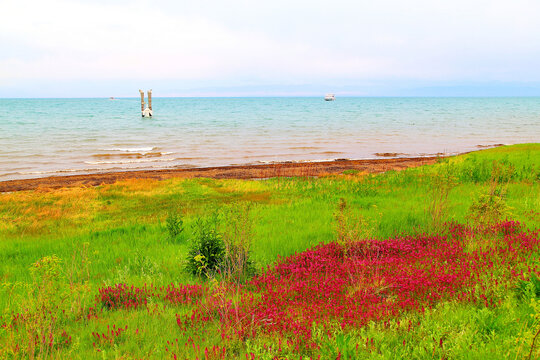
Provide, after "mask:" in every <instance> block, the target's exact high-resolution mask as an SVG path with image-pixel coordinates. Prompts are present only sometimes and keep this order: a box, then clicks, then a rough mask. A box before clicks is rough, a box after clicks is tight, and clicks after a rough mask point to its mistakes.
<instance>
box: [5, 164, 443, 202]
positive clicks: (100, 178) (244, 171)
mask: <svg viewBox="0 0 540 360" xmlns="http://www.w3.org/2000/svg"><path fill="white" fill-rule="evenodd" d="M445 157H446V156H431V157H401V158H388V159H366V160H346V159H339V160H332V161H320V162H302V163H294V162H283V163H273V164H262V165H234V166H214V167H201V168H189V169H160V170H131V171H116V172H102V173H93V174H84V175H63V176H48V177H42V178H33V179H19V180H5V181H0V193H4V192H14V191H25V190H36V189H43V190H44V189H59V188H64V187H76V186H99V185H102V184H112V183H115V182H117V181H120V180H130V179H155V180H165V179H171V178H200V177H207V178H213V179H246V180H248V179H267V178H272V177H292V176H303V177H316V176H321V175H327V174H339V173H342V172H343V171H345V170H358V171H360V172H367V173H381V172H386V171H389V170H404V169H407V168H410V167H417V166H422V165H428V164H433V163H435V162H436V161H437V160H438V159H441V158H445Z"/></svg>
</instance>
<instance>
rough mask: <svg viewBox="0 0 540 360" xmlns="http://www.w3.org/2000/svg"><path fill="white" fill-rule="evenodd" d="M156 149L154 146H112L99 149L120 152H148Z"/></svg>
mask: <svg viewBox="0 0 540 360" xmlns="http://www.w3.org/2000/svg"><path fill="white" fill-rule="evenodd" d="M155 149H157V147H155V146H145V147H137V148H135V147H134V148H112V149H101V150H103V151H121V152H149V151H152V150H155Z"/></svg>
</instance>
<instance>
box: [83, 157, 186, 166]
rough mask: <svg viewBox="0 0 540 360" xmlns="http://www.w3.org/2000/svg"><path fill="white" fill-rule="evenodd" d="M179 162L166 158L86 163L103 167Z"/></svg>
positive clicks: (86, 162)
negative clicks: (103, 165)
mask: <svg viewBox="0 0 540 360" xmlns="http://www.w3.org/2000/svg"><path fill="white" fill-rule="evenodd" d="M175 160H178V158H166V159H152V158H151V159H132V160H102V161H85V162H84V163H85V164H88V165H102V164H138V163H148V162H171V161H175Z"/></svg>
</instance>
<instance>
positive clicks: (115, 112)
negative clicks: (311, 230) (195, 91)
mask: <svg viewBox="0 0 540 360" xmlns="http://www.w3.org/2000/svg"><path fill="white" fill-rule="evenodd" d="M153 110H154V117H153V118H142V117H141V115H140V114H141V113H140V100H139V98H121V99H114V100H110V99H0V181H2V180H10V179H21V178H32V177H43V176H50V175H69V174H84V173H96V172H103V171H118V170H126V169H156V168H187V167H205V166H215V165H235V164H261V163H269V162H281V161H315V160H330V159H343V158H347V159H367V158H377V157H379V156H378V155H376V154H377V153H379V154H380V153H396V154H397V155H396V156H418V155H419V156H428V155H432V154H453V153H459V152H464V151H470V150H477V149H479V145H480V146H486V145H494V144H499V143H502V144H514V143H523V142H540V98H538V97H530V98H340V97H338V98H337V99H336V101H333V102H325V101H324V100H323V99H322V98H153Z"/></svg>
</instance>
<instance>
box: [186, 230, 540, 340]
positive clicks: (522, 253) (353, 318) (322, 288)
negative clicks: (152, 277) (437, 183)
mask: <svg viewBox="0 0 540 360" xmlns="http://www.w3.org/2000/svg"><path fill="white" fill-rule="evenodd" d="M495 232H498V233H495ZM449 233H450V235H449V236H442V235H435V236H416V237H412V236H406V237H396V238H392V239H388V240H385V241H361V242H358V243H356V244H354V245H353V246H352V248H349V249H348V250H347V252H345V251H344V249H343V248H342V247H341V246H340V245H338V244H336V243H331V244H326V245H321V246H317V247H315V248H313V249H310V250H307V251H305V252H303V253H301V254H297V255H294V256H291V257H289V258H286V259H282V260H279V261H278V263H277V264H276V266H275V267H274V268H273V269H268V270H267V271H266V272H264V273H263V274H262V275H260V276H257V277H255V278H253V279H252V280H251V281H250V282H249V283H248V284H247V285H246V286H245V287H244V288H241V289H240V290H238V288H235V290H236V291H237V293H236V295H235V297H236V298H237V299H238V300H237V301H236V302H233V301H232V300H227V299H231V297H228V296H223V295H222V296H215V295H211V296H207V298H206V299H205V301H201V302H200V306H197V307H196V308H195V309H194V310H193V312H192V314H191V315H190V316H185V317H183V318H181V317H178V319H177V322H178V324H179V325H180V326H181V328H184V327H185V326H196V325H198V324H200V323H201V322H206V321H210V320H219V321H220V322H221V323H222V329H223V330H222V331H223V333H222V338H226V337H229V336H231V335H233V334H236V335H237V336H239V337H240V338H245V337H249V336H254V335H255V334H256V333H261V332H262V333H271V334H277V335H279V337H280V338H284V339H287V343H288V345H289V346H292V347H293V348H296V349H299V347H303V346H305V347H308V348H313V347H315V346H316V345H315V344H314V343H313V342H312V341H310V340H311V336H312V334H311V331H312V327H313V325H314V324H319V326H321V327H323V328H324V327H326V326H327V325H328V324H331V323H332V324H336V323H338V324H340V325H341V327H342V328H345V329H346V328H351V327H361V326H364V325H365V324H366V323H367V322H369V321H372V320H374V321H378V320H385V319H389V318H393V317H396V316H398V315H399V314H400V313H402V312H404V311H419V312H423V311H424V309H425V308H427V307H431V306H433V305H434V304H435V303H437V302H439V301H441V300H445V299H456V300H459V301H467V302H475V303H480V304H483V305H485V306H495V305H496V300H497V299H495V298H494V295H493V293H492V289H493V285H494V284H498V282H499V281H504V280H505V279H510V278H523V271H524V270H525V271H527V266H526V265H525V264H526V263H527V262H528V261H527V260H528V258H529V257H530V254H531V253H532V252H534V251H538V249H539V243H540V240H539V237H538V232H537V231H536V232H532V233H530V232H525V231H521V227H520V226H519V224H518V223H515V222H506V223H502V224H498V225H497V226H495V227H494V228H493V233H492V234H491V235H490V237H489V239H488V240H489V241H488V242H486V238H485V236H486V234H485V232H484V231H481V232H477V231H475V229H471V228H467V227H464V226H460V225H452V226H451V228H450V231H449ZM477 237H478V239H477ZM480 237H482V239H480ZM469 244H475V245H474V246H472V247H470V248H469V246H468V245H469ZM477 244H481V245H477ZM471 249H472V250H471ZM529 262H530V261H529ZM495 270H496V273H494V271H495ZM528 271H537V269H536V268H535V269H530V268H529V269H528ZM475 289H480V291H479V292H477V293H475ZM228 291H232V289H229V290H227V289H221V290H220V293H221V294H224V293H227V292H228ZM238 291H239V292H240V293H238ZM291 339H295V340H294V341H292V340H291Z"/></svg>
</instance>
